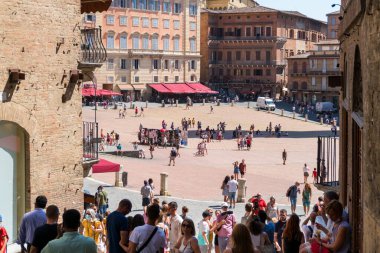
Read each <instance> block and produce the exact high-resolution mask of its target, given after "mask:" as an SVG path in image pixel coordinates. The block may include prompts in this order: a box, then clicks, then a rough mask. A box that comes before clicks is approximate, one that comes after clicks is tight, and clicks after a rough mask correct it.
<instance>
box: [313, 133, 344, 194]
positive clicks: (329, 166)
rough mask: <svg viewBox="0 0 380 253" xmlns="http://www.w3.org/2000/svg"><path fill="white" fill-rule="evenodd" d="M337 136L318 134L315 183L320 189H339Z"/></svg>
mask: <svg viewBox="0 0 380 253" xmlns="http://www.w3.org/2000/svg"><path fill="white" fill-rule="evenodd" d="M338 140H339V137H337V136H323V137H322V136H319V137H318V153H317V183H315V187H317V189H319V190H321V191H324V192H325V191H330V190H333V191H338V190H339V164H338V162H339V159H337V158H338V155H339V143H338Z"/></svg>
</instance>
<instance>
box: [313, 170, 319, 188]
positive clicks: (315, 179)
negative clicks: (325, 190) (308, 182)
mask: <svg viewBox="0 0 380 253" xmlns="http://www.w3.org/2000/svg"><path fill="white" fill-rule="evenodd" d="M312 177H313V183H314V184H316V183H317V179H318V176H317V168H314V170H313V176H312Z"/></svg>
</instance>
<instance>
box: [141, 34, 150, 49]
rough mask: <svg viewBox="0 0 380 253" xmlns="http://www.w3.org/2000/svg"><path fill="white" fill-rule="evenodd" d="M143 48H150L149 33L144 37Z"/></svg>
mask: <svg viewBox="0 0 380 253" xmlns="http://www.w3.org/2000/svg"><path fill="white" fill-rule="evenodd" d="M142 49H149V36H147V35H144V36H143V38H142Z"/></svg>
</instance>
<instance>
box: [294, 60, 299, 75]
mask: <svg viewBox="0 0 380 253" xmlns="http://www.w3.org/2000/svg"><path fill="white" fill-rule="evenodd" d="M293 73H298V64H297V62H294V63H293Z"/></svg>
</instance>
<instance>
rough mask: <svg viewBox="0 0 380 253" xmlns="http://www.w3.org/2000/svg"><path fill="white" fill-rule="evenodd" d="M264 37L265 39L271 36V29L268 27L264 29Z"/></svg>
mask: <svg viewBox="0 0 380 253" xmlns="http://www.w3.org/2000/svg"><path fill="white" fill-rule="evenodd" d="M265 36H267V37H270V36H272V27H270V26H268V27H266V28H265Z"/></svg>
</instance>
